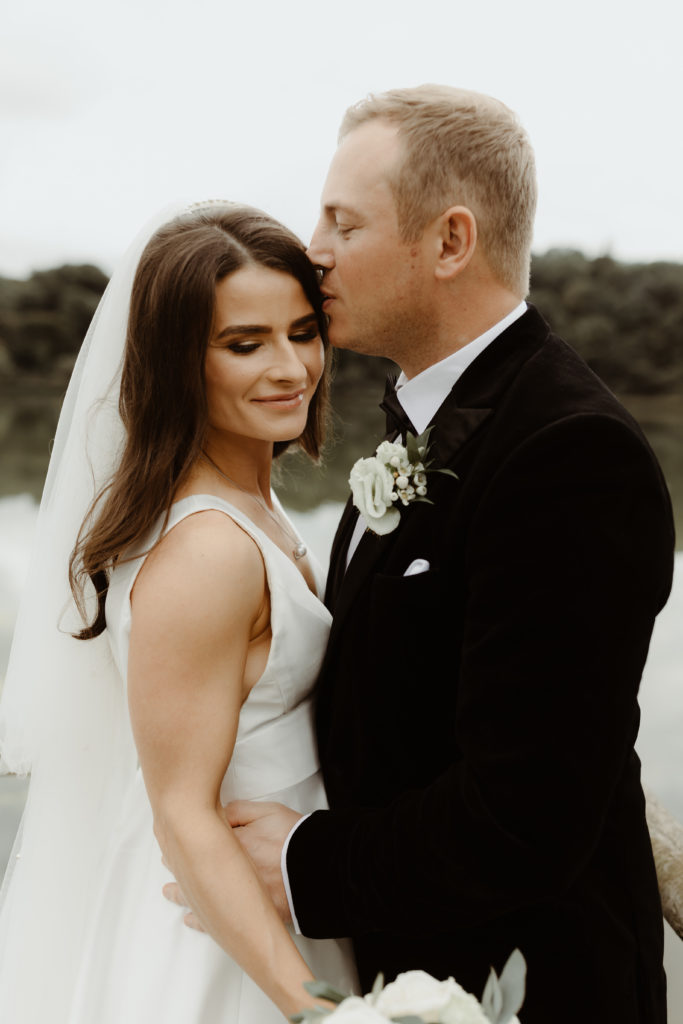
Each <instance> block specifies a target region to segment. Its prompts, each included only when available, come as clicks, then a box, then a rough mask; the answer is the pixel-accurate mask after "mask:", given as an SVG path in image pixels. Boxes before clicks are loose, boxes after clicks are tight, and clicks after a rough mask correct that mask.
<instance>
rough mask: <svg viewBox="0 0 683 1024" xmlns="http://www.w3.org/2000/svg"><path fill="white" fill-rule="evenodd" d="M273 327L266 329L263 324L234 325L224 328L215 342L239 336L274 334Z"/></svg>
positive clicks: (215, 337)
mask: <svg viewBox="0 0 683 1024" xmlns="http://www.w3.org/2000/svg"><path fill="white" fill-rule="evenodd" d="M272 333H273V329H272V327H264V326H263V325H262V324H232V325H231V326H230V327H224V328H223V330H222V331H220V333H219V334H216V335H214V341H218V340H219V339H220V338H234V337H235V336H236V335H239V334H272Z"/></svg>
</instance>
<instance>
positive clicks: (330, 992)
mask: <svg viewBox="0 0 683 1024" xmlns="http://www.w3.org/2000/svg"><path fill="white" fill-rule="evenodd" d="M304 988H305V989H306V991H307V992H310V993H311V995H312V996H315V998H316V999H327V1001H328V1002H330V1003H341V1002H343V1001H344V1000H345V999H346V998H347V997H346V996H345V995H344V994H343V993H342V992H340V991H339V990H338V989H336V988H333V987H332V985H330V984H329V982H327V981H317V980H316V981H305V982H304Z"/></svg>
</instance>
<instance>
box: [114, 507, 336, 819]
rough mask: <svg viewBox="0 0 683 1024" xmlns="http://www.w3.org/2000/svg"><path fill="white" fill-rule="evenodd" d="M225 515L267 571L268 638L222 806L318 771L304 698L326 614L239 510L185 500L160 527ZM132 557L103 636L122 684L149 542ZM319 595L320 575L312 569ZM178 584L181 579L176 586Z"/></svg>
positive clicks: (117, 584)
mask: <svg viewBox="0 0 683 1024" xmlns="http://www.w3.org/2000/svg"><path fill="white" fill-rule="evenodd" d="M207 510H216V511H219V512H223V513H224V514H225V515H227V516H230V518H231V519H233V520H234V521H235V522H236V523H237V524H238V525H239V526H240V527H241V528H242V529H243V530H245V531H246V532H247V533H248V534H249V535H250V536H251V537H252V538H253V539H254V541H255V542H256V544H257V545H258V547H259V549H260V551H261V554H262V556H263V562H264V565H265V569H266V577H267V581H268V589H269V593H270V606H271V631H272V639H271V645H270V652H269V655H268V660H267V663H266V666H265V669H264V671H263V673H262V675H261V677H260V678H259V679H258V681H257V682H256V684H255V685H254V686H253V687H252V689H251V691H250V693H249V695H248V697H247V699H246V700H245V702H244V704H243V705H242V708H241V710H240V717H239V724H238V730H237V737H236V741H235V747H234V751H233V754H232V757H231V760H230V765H229V767H228V770H227V772H226V775H225V778H224V780H223V785H222V787H221V798H222V800H223V801H224V802H225V801H227V800H230V799H233V798H236V797H239V798H240V799H257V798H261V799H263V798H265V797H267V796H271V795H273V794H274V793H276V792H278V791H281V790H284V789H287V788H289V787H290V786H294V785H296V784H297V783H298V782H299V781H300V780H301V779H303V778H306V777H307V776H309V775H310V774H311V772H312V771H315V770H316V768H317V753H316V750H315V740H314V733H313V728H312V719H311V701H310V692H311V690H312V688H313V685H314V683H315V681H316V678H317V675H318V671H319V669H320V664H321V662H322V658H323V654H324V651H325V646H326V643H327V636H328V633H329V627H330V621H331V617H330V613H329V612H328V611H327V609H326V608H325V606H324V604H323V603H322V601H321V600H320V598H319V597H318V596H317V595H316V594H313V593H312V592H311V590H310V589H309V587H308V585H307V583H306V581H305V579H304V577H303V576H302V575H301V573H300V572H299V570H298V569H297V567H296V566H295V565H294V563H293V562H292V561H291V560H290V559H289V558H288V557H287V556H286V555H285V554H284V552H282V551H281V550H280V548H279V547H278V546H277V545H276V544H275V543H273V541H272V540H271V539H270V538H269V537H268V536H267V535H266V534H265V533H264V532H263V531H262V530H260V529H259V528H258V527H257V526H255V525H254V524H253V523H252V522H251V521H250V520H249V519H248V518H247V517H246V516H245V515H244V513H243V512H241V511H240V510H239V509H237V508H235V507H234V506H233V505H230V504H229V503H228V502H226V501H223V500H222V499H221V498H217V497H215V496H213V495H191V496H189V497H187V498H183V499H181V500H180V501H178V502H176V503H175V504H174V505H173V506H172V508H171V513H170V516H169V519H168V523H167V524H166V527H165V532H166V533H167V532H168V531H169V530H172V529H173V527H174V526H176V525H177V524H178V523H179V522H181V520H183V519H185V518H186V517H187V516H190V515H194V514H195V513H197V512H203V511H207ZM159 531H160V526H158V527H157V528H156V532H153V533H152V536H151V541H150V542H147V543H146V544H145V545H144V547H143V551H144V553H143V554H141V555H140V556H139V557H138V558H135V559H132V560H130V561H127V562H124V563H122V564H121V565H120V566H118V567H117V568H116V569H115V570H114V572H113V573H112V577H111V581H110V585H109V593H108V595H107V605H106V617H107V632H108V635H109V639H110V644H111V648H112V653H113V656H114V659H115V661H116V663H117V666H118V668H119V671H120V673H121V677H122V679H123V680H124V683H125V681H126V675H127V664H128V648H129V642H130V628H131V604H130V595H131V591H132V588H133V584H134V583H135V579H136V577H137V574H138V572H139V571H140V569H141V568H142V565H143V563H144V560H145V557H146V553H147V552H148V551H149V548H150V546H151V543H153V542H154V540H155V539H156V538H157V537H158V536H159ZM313 568H314V573H315V577H316V584H317V590H318V593H322V571H321V570H320V567H319V566H318V565H316V564H313ZM178 586H182V581H181V580H179V581H178Z"/></svg>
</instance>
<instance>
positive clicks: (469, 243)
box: [432, 206, 477, 281]
mask: <svg viewBox="0 0 683 1024" xmlns="http://www.w3.org/2000/svg"><path fill="white" fill-rule="evenodd" d="M432 226H433V228H434V232H435V233H434V242H435V252H436V262H435V265H434V274H435V276H436V277H437V278H438V279H439V280H443V281H448V280H449V279H451V278H453V277H456V276H457V275H458V274H461V273H462V271H463V270H464V269H465V267H467V266H468V264H469V262H470V260H471V259H472V257H473V256H474V252H475V249H476V247H477V221H476V218H475V216H474V214H473V213H472V211H471V210H470V209H468V207H466V206H451V207H449V208H448V209H447V210H444V212H443V213H442V214H441V215H440V216H439V217H437V218H436V220H435V221H434V222H433V225H432Z"/></svg>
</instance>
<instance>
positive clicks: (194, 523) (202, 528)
mask: <svg viewBox="0 0 683 1024" xmlns="http://www.w3.org/2000/svg"><path fill="white" fill-rule="evenodd" d="M179 582H180V583H181V584H182V590H183V591H184V593H185V595H186V596H188V595H191V596H193V597H195V598H196V599H198V600H200V601H201V603H204V601H205V600H206V596H207V594H210V595H211V597H212V599H213V600H215V599H216V598H223V599H225V598H227V597H229V596H233V595H235V594H239V595H241V597H242V598H243V599H246V600H248V599H249V597H250V596H253V597H254V598H255V599H257V598H259V597H260V596H261V595H262V593H263V588H264V585H265V568H264V564H263V558H262V555H261V551H260V548H259V547H258V545H257V544H256V541H255V540H254V539H253V538H252V537H251V536H250V535H249V534H248V533H247V532H246V531H245V530H244V529H242V527H241V526H239V525H238V524H237V523H236V522H235V521H234V520H233V519H232V518H231V517H230V516H229V515H226V514H225V513H223V512H220V511H218V510H217V509H205V510H202V511H198V512H193V513H192V514H191V515H188V516H185V517H184V518H183V519H181V520H180V522H179V523H177V524H176V525H175V526H173V527H172V528H171V529H170V530H169V531H168V532H167V533H166V534H165V535H164V536H163V537H162V539H161V540H160V541H159V542H158V543H157V544H156V545H155V547H154V548H153V549H152V550H151V551H150V553H149V555H148V556H147V558H146V559H145V562H144V565H143V566H142V568H141V570H140V572H139V574H138V577H137V579H136V582H135V587H134V591H133V597H134V599H136V598H139V597H140V596H141V595H147V594H148V593H149V592H150V591H154V592H157V593H158V592H159V591H162V592H164V591H166V590H167V588H172V589H173V590H175V591H177V590H178V584H179Z"/></svg>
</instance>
